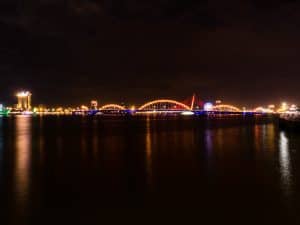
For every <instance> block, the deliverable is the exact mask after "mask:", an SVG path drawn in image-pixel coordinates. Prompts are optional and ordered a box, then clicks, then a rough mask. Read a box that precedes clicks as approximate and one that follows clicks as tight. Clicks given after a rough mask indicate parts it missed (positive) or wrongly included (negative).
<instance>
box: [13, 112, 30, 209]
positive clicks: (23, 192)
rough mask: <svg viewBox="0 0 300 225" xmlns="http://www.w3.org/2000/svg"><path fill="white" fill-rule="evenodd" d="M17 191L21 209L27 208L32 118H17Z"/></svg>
mask: <svg viewBox="0 0 300 225" xmlns="http://www.w3.org/2000/svg"><path fill="white" fill-rule="evenodd" d="M15 135H16V152H15V171H14V172H15V191H16V200H17V202H18V203H17V205H18V206H19V209H21V210H23V209H25V206H26V205H27V202H28V195H29V183H30V177H29V170H30V162H31V118H30V117H24V116H18V117H16V118H15Z"/></svg>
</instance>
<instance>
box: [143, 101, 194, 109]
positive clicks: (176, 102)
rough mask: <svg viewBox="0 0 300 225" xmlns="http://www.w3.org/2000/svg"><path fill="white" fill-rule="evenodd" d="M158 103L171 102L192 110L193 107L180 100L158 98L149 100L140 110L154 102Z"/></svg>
mask: <svg viewBox="0 0 300 225" xmlns="http://www.w3.org/2000/svg"><path fill="white" fill-rule="evenodd" d="M157 103H171V104H175V105H179V106H181V107H183V108H184V109H186V110H191V108H190V107H189V106H187V105H185V104H183V103H181V102H178V101H175V100H171V99H158V100H154V101H151V102H147V103H145V104H144V105H142V106H141V107H140V108H139V110H144V109H145V108H147V107H148V106H150V105H153V104H157Z"/></svg>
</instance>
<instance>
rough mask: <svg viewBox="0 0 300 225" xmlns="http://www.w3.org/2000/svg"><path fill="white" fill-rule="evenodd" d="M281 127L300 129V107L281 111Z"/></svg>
mask: <svg viewBox="0 0 300 225" xmlns="http://www.w3.org/2000/svg"><path fill="white" fill-rule="evenodd" d="M279 126H280V127H281V128H287V129H293V130H296V129H297V130H300V109H296V110H293V111H287V112H284V113H281V114H280V116H279Z"/></svg>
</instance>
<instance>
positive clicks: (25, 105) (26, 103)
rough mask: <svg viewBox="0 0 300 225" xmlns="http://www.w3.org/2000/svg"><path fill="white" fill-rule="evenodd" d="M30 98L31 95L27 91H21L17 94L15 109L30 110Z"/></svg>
mask: <svg viewBox="0 0 300 225" xmlns="http://www.w3.org/2000/svg"><path fill="white" fill-rule="evenodd" d="M31 96H32V94H31V93H30V92H29V91H22V92H19V93H17V98H18V105H17V109H19V110H31Z"/></svg>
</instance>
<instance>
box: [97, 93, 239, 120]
mask: <svg viewBox="0 0 300 225" xmlns="http://www.w3.org/2000/svg"><path fill="white" fill-rule="evenodd" d="M202 108H203V107H201V108H200V107H199V105H197V106H196V104H195V97H194V96H193V98H192V101H191V102H190V103H189V104H186V103H183V102H180V101H176V100H173V99H157V100H153V101H149V102H147V103H145V104H143V105H141V106H140V107H138V108H137V109H135V108H134V107H132V108H126V107H124V106H122V105H119V104H106V105H103V106H102V107H101V108H100V109H98V110H96V111H95V110H94V111H93V113H94V114H97V113H100V114H105V113H107V114H171V113H175V114H176V113H177V114H187V115H190V114H201V113H202V114H203V113H215V114H222V113H228V114H240V113H243V111H242V110H241V109H240V108H238V107H236V106H233V105H226V104H219V105H215V106H213V105H211V108H208V109H206V108H205V107H204V109H202Z"/></svg>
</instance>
